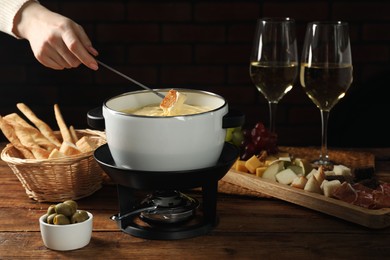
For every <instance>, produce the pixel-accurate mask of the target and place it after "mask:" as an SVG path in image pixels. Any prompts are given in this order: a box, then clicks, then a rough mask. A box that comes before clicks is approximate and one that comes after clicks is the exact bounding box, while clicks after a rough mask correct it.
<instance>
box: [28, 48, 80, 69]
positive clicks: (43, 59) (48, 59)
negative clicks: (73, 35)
mask: <svg viewBox="0 0 390 260" xmlns="http://www.w3.org/2000/svg"><path fill="white" fill-rule="evenodd" d="M63 45H64V46H65V44H63ZM32 48H33V47H32ZM33 49H34V48H33ZM34 55H35V57H36V59H37V60H38V61H39V62H40V63H41V64H43V65H44V66H46V67H49V68H52V69H55V70H62V69H65V68H66V69H69V68H72V66H71V65H70V64H69V62H68V61H66V60H65V59H64V58H63V56H64V55H61V54H60V53H59V52H58V47H53V46H52V45H50V44H45V45H44V46H43V47H42V48H41V49H39V50H36V51H34ZM78 64H80V62H79V63H78ZM74 66H76V65H75V64H74ZM77 66H78V65H77Z"/></svg>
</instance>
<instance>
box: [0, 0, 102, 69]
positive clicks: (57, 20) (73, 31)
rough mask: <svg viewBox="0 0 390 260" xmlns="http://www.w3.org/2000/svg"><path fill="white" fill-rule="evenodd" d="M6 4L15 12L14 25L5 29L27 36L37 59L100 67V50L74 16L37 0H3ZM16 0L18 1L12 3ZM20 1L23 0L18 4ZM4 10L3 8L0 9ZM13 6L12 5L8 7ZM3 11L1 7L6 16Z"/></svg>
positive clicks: (59, 64) (60, 65) (47, 63)
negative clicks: (72, 18)
mask: <svg viewBox="0 0 390 260" xmlns="http://www.w3.org/2000/svg"><path fill="white" fill-rule="evenodd" d="M0 2H1V5H4V7H6V8H7V7H10V6H11V7H12V8H11V9H12V11H11V13H13V12H15V10H14V9H15V8H17V6H19V10H18V11H16V13H14V15H15V16H14V17H13V18H10V17H9V14H7V15H8V16H6V17H8V19H12V20H13V23H12V26H11V27H12V28H11V29H10V25H8V26H5V27H3V29H4V30H5V32H7V33H9V34H11V35H14V36H15V37H17V38H22V39H27V40H28V41H29V42H30V46H31V49H32V51H33V53H34V55H35V57H36V59H37V60H38V61H39V62H40V63H42V64H43V65H45V66H47V67H50V68H53V69H64V68H75V67H78V66H79V65H80V64H81V63H83V64H84V65H85V66H87V67H89V68H90V69H93V70H97V69H98V64H97V62H96V60H95V58H94V56H97V55H98V52H97V51H96V50H95V48H94V47H93V46H92V43H91V41H90V40H89V38H88V36H87V34H86V33H85V31H84V29H83V28H82V27H81V26H80V25H79V24H77V23H75V22H74V21H73V20H71V19H69V18H67V17H65V16H62V15H60V14H58V13H55V12H52V11H50V10H48V9H47V8H46V7H44V6H42V5H40V4H39V3H38V2H36V1H25V0H10V1H8V0H0ZM10 2H14V5H12V4H9V3H10ZM16 2H19V3H22V4H19V3H18V4H19V5H18V4H17V3H16ZM0 10H1V9H0ZM8 10H9V9H8ZM2 13H3V11H0V16H2V15H3V14H2Z"/></svg>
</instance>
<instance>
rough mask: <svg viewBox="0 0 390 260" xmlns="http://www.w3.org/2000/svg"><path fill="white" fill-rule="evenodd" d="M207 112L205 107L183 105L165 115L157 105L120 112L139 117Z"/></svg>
mask: <svg viewBox="0 0 390 260" xmlns="http://www.w3.org/2000/svg"><path fill="white" fill-rule="evenodd" d="M209 110H210V109H209V108H207V107H201V106H192V105H188V104H183V105H181V106H180V109H175V110H171V111H169V113H166V112H165V111H164V110H163V109H162V108H161V107H160V105H159V104H154V105H150V106H145V107H141V108H139V109H136V110H131V109H129V110H125V111H122V112H124V113H127V114H132V115H140V116H184V115H192V114H199V113H203V112H206V111H209Z"/></svg>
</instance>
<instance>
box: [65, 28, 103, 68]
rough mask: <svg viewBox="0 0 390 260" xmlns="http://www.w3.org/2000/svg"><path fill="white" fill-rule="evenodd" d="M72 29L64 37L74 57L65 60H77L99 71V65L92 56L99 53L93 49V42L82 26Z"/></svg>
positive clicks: (66, 57) (67, 57)
mask: <svg viewBox="0 0 390 260" xmlns="http://www.w3.org/2000/svg"><path fill="white" fill-rule="evenodd" d="M72 29H73V30H68V31H67V32H66V33H64V35H63V37H62V38H63V41H64V43H65V45H66V47H67V49H68V50H69V52H70V53H71V54H72V55H73V56H72V57H69V55H67V56H65V59H66V60H69V61H71V59H72V58H76V59H77V60H78V61H79V62H81V63H83V64H84V65H85V66H87V67H88V68H90V69H93V70H97V69H98V64H97V62H96V60H95V58H94V57H93V56H92V55H94V56H97V55H98V52H97V51H96V49H95V48H93V47H92V43H91V41H90V40H89V38H88V36H87V34H86V33H85V31H84V30H83V28H82V27H81V26H79V25H78V24H74V26H73V27H72ZM91 54H92V55H91Z"/></svg>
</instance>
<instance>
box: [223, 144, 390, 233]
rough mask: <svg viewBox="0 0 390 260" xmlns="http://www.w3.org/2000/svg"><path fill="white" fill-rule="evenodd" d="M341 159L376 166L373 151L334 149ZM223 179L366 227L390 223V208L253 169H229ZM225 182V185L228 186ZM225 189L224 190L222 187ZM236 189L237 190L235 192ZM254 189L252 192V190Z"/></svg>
mask: <svg viewBox="0 0 390 260" xmlns="http://www.w3.org/2000/svg"><path fill="white" fill-rule="evenodd" d="M284 150H287V151H289V152H290V154H294V156H296V157H301V158H303V157H305V158H309V159H311V158H310V156H316V153H315V152H314V151H313V149H312V148H287V147H285V148H284ZM330 154H331V155H333V158H335V159H336V160H337V162H338V163H340V164H344V165H348V166H349V167H351V168H352V169H354V170H358V169H361V168H367V167H368V168H372V169H374V168H375V158H374V156H373V155H371V154H366V153H358V152H351V151H331V152H330ZM221 183H223V184H228V186H229V185H230V188H231V187H236V188H237V187H240V188H242V189H243V190H241V194H240V195H243V193H246V192H247V193H248V195H254V196H256V195H258V196H262V197H274V198H277V199H281V200H284V201H287V202H290V203H294V204H296V205H300V206H303V207H306V208H309V209H312V210H316V211H319V212H322V213H325V214H328V215H331V216H334V217H337V218H341V219H344V220H346V221H349V222H353V223H356V224H359V225H362V226H365V227H367V228H372V229H382V228H387V227H389V226H390V208H382V209H367V208H364V207H360V206H356V205H353V204H349V203H347V202H344V201H341V200H338V199H335V198H331V197H326V196H324V195H322V194H317V193H312V192H309V191H305V190H302V189H298V188H294V187H291V186H289V185H285V184H281V183H278V182H275V181H272V180H267V179H264V178H261V177H257V176H255V175H253V174H250V173H245V172H240V171H237V170H235V169H233V168H232V169H230V170H229V171H228V173H227V174H226V175H225V176H224V177H223V178H222V179H221ZM225 186H226V185H222V187H225ZM222 192H223V190H222ZM236 193H237V192H236ZM249 193H251V194H249Z"/></svg>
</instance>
